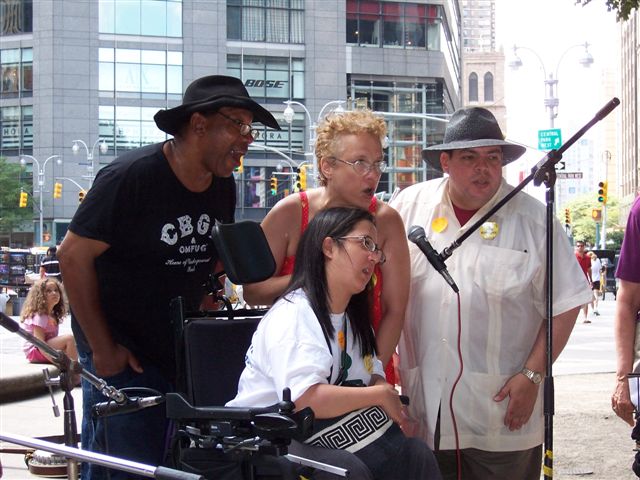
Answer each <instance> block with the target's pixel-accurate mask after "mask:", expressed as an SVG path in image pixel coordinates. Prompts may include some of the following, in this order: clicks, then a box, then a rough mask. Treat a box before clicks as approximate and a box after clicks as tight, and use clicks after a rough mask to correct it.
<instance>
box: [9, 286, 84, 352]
mask: <svg viewBox="0 0 640 480" xmlns="http://www.w3.org/2000/svg"><path fill="white" fill-rule="evenodd" d="M66 315H67V305H66V299H65V295H64V290H63V288H62V284H61V283H60V282H58V281H57V280H56V279H55V278H44V279H41V280H37V281H36V282H35V283H34V284H33V286H32V287H31V288H30V289H29V293H28V294H27V298H26V299H25V302H24V304H23V306H22V311H21V312H20V322H21V324H22V325H21V327H22V328H23V329H24V330H26V331H27V332H29V333H31V334H32V335H33V336H34V337H36V338H37V339H39V340H42V341H43V342H45V343H46V344H47V345H49V346H50V347H51V348H54V349H56V350H61V351H62V352H64V353H65V354H66V355H67V356H68V357H69V358H70V359H71V360H77V359H78V352H77V350H76V342H75V340H74V339H73V335H70V334H65V335H59V334H58V333H59V326H60V323H62V320H63V319H64V317H65V316H66ZM22 350H23V352H24V354H25V357H27V360H28V361H29V362H31V363H51V357H49V355H48V354H47V353H46V352H43V351H42V350H40V349H39V348H38V347H37V346H36V345H34V344H33V343H31V342H28V341H25V343H24V346H23V349H22Z"/></svg>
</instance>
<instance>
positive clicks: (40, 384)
mask: <svg viewBox="0 0 640 480" xmlns="http://www.w3.org/2000/svg"><path fill="white" fill-rule="evenodd" d="M11 318H12V319H13V320H15V321H17V322H18V321H20V318H19V317H11ZM69 323H70V322H69V321H66V322H64V323H63V324H62V325H61V326H60V333H69V332H70V331H71V327H70V325H69ZM23 343H24V339H23V338H22V337H20V336H18V335H17V334H15V333H11V332H9V331H8V330H5V329H4V328H2V327H0V404H3V403H6V402H11V401H16V400H21V399H25V398H30V397H33V396H36V395H39V394H42V393H44V392H46V391H47V388H46V387H45V385H44V374H43V369H45V368H46V369H47V370H49V375H50V376H51V377H55V376H57V375H58V373H59V370H58V368H57V367H55V366H53V365H47V364H33V363H29V362H27V360H26V358H25V357H24V354H23V353H22V344H23Z"/></svg>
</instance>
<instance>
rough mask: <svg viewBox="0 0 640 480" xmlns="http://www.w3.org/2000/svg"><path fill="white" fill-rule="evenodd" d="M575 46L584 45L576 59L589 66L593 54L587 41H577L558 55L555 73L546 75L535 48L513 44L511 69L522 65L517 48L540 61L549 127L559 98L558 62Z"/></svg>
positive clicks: (556, 114) (554, 115)
mask: <svg viewBox="0 0 640 480" xmlns="http://www.w3.org/2000/svg"><path fill="white" fill-rule="evenodd" d="M576 47H584V54H583V55H582V57H580V59H579V60H578V61H579V63H580V64H581V65H582V66H583V67H590V66H591V64H592V63H593V56H592V55H591V54H590V53H589V44H588V43H587V42H585V43H579V44H577V45H572V46H570V47H569V48H567V49H566V50H565V51H564V52H563V53H562V55H560V59H559V60H558V63H557V64H556V69H555V73H554V72H549V75H548V76H547V70H546V68H545V65H544V62H543V61H542V58H540V55H538V53H536V51H535V50H533V49H531V48H529V47H519V46H517V45H514V46H513V58H512V59H511V60H510V61H509V63H508V65H509V67H511V68H512V69H513V70H517V69H519V68H520V67H522V65H523V62H522V59H521V58H520V57H519V56H518V50H526V51H528V52H531V53H532V54H533V55H534V56H535V57H536V58H537V59H538V61H539V62H540V66H541V67H542V72H543V74H544V85H545V92H546V93H545V98H544V106H545V108H546V109H547V110H548V111H549V128H554V120H555V118H556V117H557V116H558V112H557V109H558V104H559V103H560V100H559V99H558V96H557V89H558V69H559V68H560V63H561V62H562V59H563V58H564V56H565V55H566V54H567V52H569V50H572V49H574V48H576Z"/></svg>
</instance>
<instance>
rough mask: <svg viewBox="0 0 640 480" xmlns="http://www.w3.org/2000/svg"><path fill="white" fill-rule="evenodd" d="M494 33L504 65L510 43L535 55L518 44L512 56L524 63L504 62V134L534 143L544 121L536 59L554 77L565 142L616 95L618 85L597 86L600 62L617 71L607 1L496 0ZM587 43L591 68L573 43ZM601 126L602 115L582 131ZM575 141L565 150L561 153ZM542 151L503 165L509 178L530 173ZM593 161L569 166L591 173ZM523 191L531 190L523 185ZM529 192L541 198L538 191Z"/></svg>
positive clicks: (595, 171)
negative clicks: (515, 65)
mask: <svg viewBox="0 0 640 480" xmlns="http://www.w3.org/2000/svg"><path fill="white" fill-rule="evenodd" d="M496 35H497V42H498V45H497V48H498V49H500V48H502V49H504V53H505V57H506V63H507V65H508V62H509V60H510V59H511V58H513V53H512V52H513V45H514V44H515V45H518V46H522V47H527V48H529V49H531V50H534V51H535V54H537V57H536V55H535V54H534V53H531V52H530V51H528V50H526V49H521V50H519V51H518V55H519V57H520V58H521V60H522V62H523V66H522V67H520V68H519V69H518V70H516V71H514V70H512V69H510V68H509V67H508V66H505V103H506V105H507V136H508V138H509V139H511V140H515V141H517V142H520V143H523V144H525V145H528V146H531V147H533V148H534V149H535V148H537V138H538V130H539V129H547V128H550V120H549V114H548V111H547V110H546V108H545V105H544V98H545V84H544V78H545V74H544V73H543V69H542V66H541V63H542V65H543V66H544V70H545V71H546V75H547V76H549V74H550V73H552V74H553V75H554V77H556V78H557V80H558V84H557V90H556V97H557V98H558V99H559V106H558V116H557V118H556V119H555V122H554V128H561V129H562V139H563V141H566V140H567V139H568V138H570V137H571V136H572V135H573V134H575V133H576V132H577V131H578V130H579V129H580V128H581V127H582V126H583V125H585V124H586V123H587V122H588V121H589V120H591V119H592V118H593V116H594V115H595V114H596V112H598V111H599V110H600V108H601V107H602V106H604V105H605V104H606V103H607V102H608V101H609V100H611V98H612V97H613V95H615V96H619V86H618V85H617V84H615V86H614V89H613V91H609V92H605V91H604V89H603V88H602V85H603V80H602V78H603V77H602V75H603V69H609V70H610V71H612V72H613V75H614V76H615V78H619V74H618V73H617V72H618V71H619V66H618V62H619V60H618V54H617V52H618V47H617V44H618V37H619V25H618V24H617V22H616V18H615V12H607V9H606V6H605V0H592V1H591V3H590V4H588V5H587V6H585V7H583V6H580V5H575V0H497V1H496ZM585 42H588V43H589V52H590V53H591V55H592V56H593V59H594V63H593V65H592V66H591V67H590V68H585V67H583V66H582V65H580V63H579V61H578V60H579V59H580V58H581V56H583V53H584V47H574V46H575V45H579V44H584V43H585ZM612 94H613V95H612ZM618 110H619V109H618ZM615 114H616V112H614V113H612V114H611V115H615ZM603 130H604V129H603V128H602V122H600V123H599V124H597V125H595V126H594V127H593V128H592V129H591V130H590V131H589V133H587V134H586V135H592V136H594V137H602V135H603ZM598 141H599V142H600V140H598ZM599 145H600V144H599ZM573 148H574V147H571V148H570V149H569V150H567V153H566V154H565V157H568V156H569V153H570V150H572V149H573ZM598 148H600V149H602V148H604V147H601V146H599V147H598ZM542 156H543V152H539V151H535V150H532V151H528V153H527V155H526V156H525V158H524V159H523V160H522V161H520V162H519V163H520V165H513V167H514V168H511V169H509V170H508V172H507V178H508V180H509V181H510V182H511V183H517V181H518V179H517V170H522V169H526V171H527V174H528V173H529V170H530V168H531V167H532V166H533V165H535V164H536V163H537V161H538V160H540V159H541V158H542ZM596 156H599V155H596ZM593 163H594V165H590V166H586V165H585V166H583V167H577V166H574V167H572V170H575V169H576V168H580V169H581V170H584V171H585V174H587V172H588V171H589V170H590V171H591V175H592V176H593V177H594V178H597V177H598V175H601V173H600V172H599V169H601V168H602V167H601V165H599V164H598V162H596V161H595V160H593ZM514 172H515V173H514ZM514 176H515V177H516V178H515V179H514V178H513V177H514ZM539 190H543V189H539ZM527 191H528V192H529V193H532V192H531V190H530V189H529V188H528V189H527ZM542 195H544V191H542ZM535 196H536V197H538V198H540V195H535Z"/></svg>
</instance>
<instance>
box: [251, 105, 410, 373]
mask: <svg viewBox="0 0 640 480" xmlns="http://www.w3.org/2000/svg"><path fill="white" fill-rule="evenodd" d="M385 136H386V125H385V123H384V120H383V119H382V118H381V117H379V116H376V115H374V114H373V112H371V111H370V110H355V111H350V112H345V113H341V114H331V115H329V116H328V117H326V118H325V119H324V120H323V121H322V122H321V123H320V125H319V126H318V129H317V139H316V146H315V154H316V158H317V160H318V174H319V177H320V178H319V180H320V187H318V188H313V189H310V190H307V191H304V192H300V193H299V194H298V195H289V196H288V197H286V198H284V199H282V200H280V201H279V202H278V203H277V204H276V205H275V207H273V208H272V209H271V211H270V212H269V213H268V214H267V216H266V217H265V218H264V220H263V221H262V224H261V225H262V229H263V230H264V233H265V235H266V237H267V240H268V242H269V246H270V247H271V251H272V252H273V256H274V258H275V261H276V272H278V273H277V274H276V276H274V277H272V278H270V279H269V280H266V281H264V282H261V283H255V284H252V285H245V286H244V291H243V294H244V299H245V301H246V302H247V303H249V304H252V305H271V304H273V302H274V301H275V300H276V299H277V298H278V297H279V296H280V295H282V293H283V292H284V291H285V288H286V287H287V285H288V284H289V280H290V279H291V273H292V272H293V265H294V260H295V254H296V248H297V247H298V242H299V240H300V237H301V236H302V233H303V232H304V231H305V229H306V228H307V224H308V222H309V221H310V220H312V219H313V217H314V216H315V215H316V214H317V213H318V212H319V211H321V210H323V209H326V208H330V207H337V206H341V207H347V206H348V207H356V208H361V209H363V210H368V211H369V212H370V213H371V214H373V216H374V217H375V218H376V225H377V228H378V241H379V243H380V247H381V248H382V249H383V250H384V252H385V254H386V256H387V262H385V264H384V265H377V266H376V268H375V272H374V274H373V276H372V278H371V282H370V284H369V286H368V287H367V288H368V290H369V308H370V309H371V320H372V324H373V328H374V330H375V332H376V343H377V345H378V356H379V358H380V360H381V361H382V363H383V365H385V373H386V378H387V381H388V382H389V383H391V384H394V383H396V379H395V374H394V366H393V362H392V356H393V354H394V352H395V350H396V346H397V344H398V339H399V338H400V332H401V330H402V323H403V321H404V312H405V308H406V304H407V298H408V295H409V251H408V248H407V239H406V238H405V235H404V229H403V227H402V220H401V219H400V217H399V216H398V213H397V212H396V211H395V210H393V209H392V208H390V207H389V206H388V205H386V204H385V203H383V202H381V201H378V200H377V199H376V197H375V196H374V194H375V192H376V188H377V187H378V182H379V181H380V176H381V175H382V172H383V171H384V170H385V169H386V163H385V162H384V152H383V142H384V139H385Z"/></svg>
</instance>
